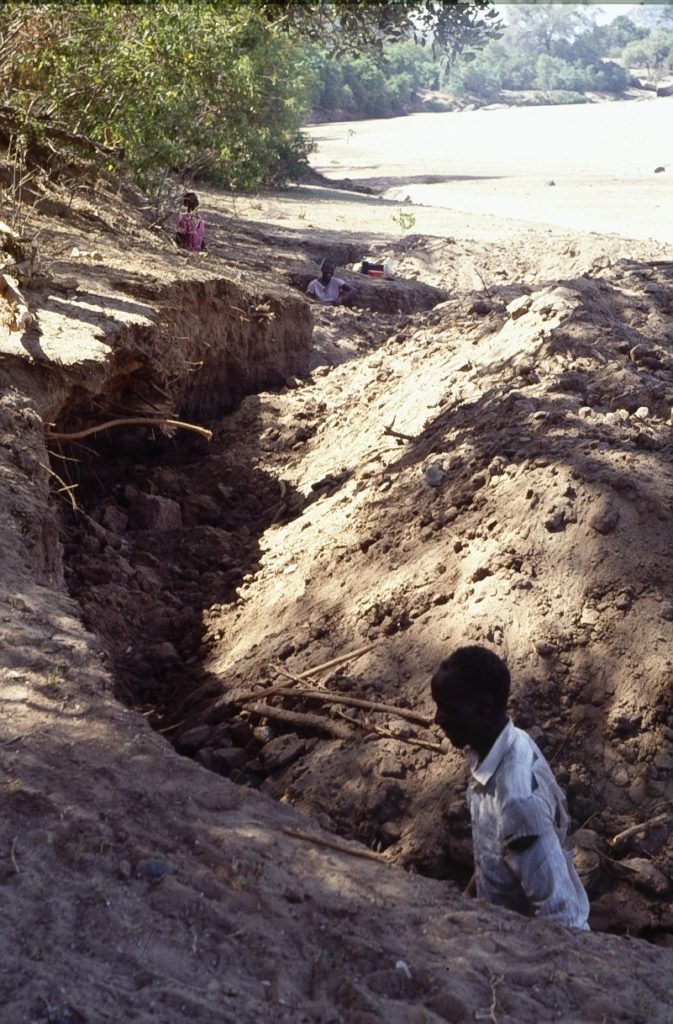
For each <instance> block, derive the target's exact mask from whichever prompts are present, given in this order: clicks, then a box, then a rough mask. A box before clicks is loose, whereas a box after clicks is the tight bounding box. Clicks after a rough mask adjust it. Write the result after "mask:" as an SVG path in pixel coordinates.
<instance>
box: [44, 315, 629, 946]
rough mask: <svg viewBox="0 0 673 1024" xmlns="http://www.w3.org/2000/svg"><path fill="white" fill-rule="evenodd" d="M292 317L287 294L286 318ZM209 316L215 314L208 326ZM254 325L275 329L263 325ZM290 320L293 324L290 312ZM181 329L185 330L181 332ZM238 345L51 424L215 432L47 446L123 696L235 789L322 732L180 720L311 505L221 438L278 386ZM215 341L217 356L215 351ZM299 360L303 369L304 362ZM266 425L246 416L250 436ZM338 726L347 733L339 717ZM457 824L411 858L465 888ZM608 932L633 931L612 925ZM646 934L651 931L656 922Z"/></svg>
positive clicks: (276, 376)
mask: <svg viewBox="0 0 673 1024" xmlns="http://www.w3.org/2000/svg"><path fill="white" fill-rule="evenodd" d="M192 300H193V296H191V297H190V301H192ZM296 305H299V303H297V304H296ZM256 308H257V307H256ZM221 309H222V307H221V306H218V312H221ZM279 310H280V307H277V312H278V311H279ZM295 312H296V310H295V309H294V304H290V305H289V306H288V308H287V312H286V313H285V316H287V317H289V318H291V317H292V316H293V313H295ZM211 313H212V310H211ZM214 322H215V321H214V318H213V317H212V316H210V317H206V323H207V330H208V331H211V332H212V330H213V325H214ZM259 326H260V327H261V330H262V331H264V330H265V328H266V327H268V324H266V325H265V324H263V323H262V324H260V325H259ZM279 329H280V331H281V332H285V333H286V334H289V329H288V323H287V322H286V321H284V320H283V316H282V315H281V324H280V325H279V324H278V323H276V325H275V331H278V330H279ZM179 330H180V325H179V323H176V324H174V325H173V330H172V333H173V334H175V333H177V331H179ZM197 336H198V335H197V334H194V336H193V337H194V338H196V337H197ZM224 336H226V331H225V332H224ZM239 340H240V339H239V336H238V334H237V330H236V327H235V325H234V328H233V330H232V331H231V333H230V336H229V338H228V340H226V341H225V343H224V344H223V345H222V347H220V348H218V347H217V345H215V346H214V345H213V344H212V341H211V342H210V343H209V344H208V346H207V347H206V346H203V347H201V348H200V347H199V345H198V343H197V344H196V345H194V346H193V348H192V351H191V352H189V353H188V354H187V355H186V358H187V361H188V362H190V363H194V362H195V359H194V357H195V355H199V356H200V357H201V363H200V365H199V367H198V371H197V372H196V373H194V372H191V371H190V372H188V373H186V374H183V375H176V376H175V377H174V378H173V383H172V388H171V390H170V393H167V392H166V390H165V388H166V381H165V377H164V376H162V375H161V374H157V373H156V372H155V369H153V367H152V364H151V363H144V364H143V363H141V365H139V366H138V365H135V364H132V366H131V369H130V371H129V373H128V374H126V375H124V374H122V375H121V376H119V377H118V378H117V379H116V380H115V382H114V386H113V387H111V388H109V389H108V390H107V391H103V392H101V393H100V394H98V395H94V396H90V395H87V396H82V395H80V396H79V399H78V401H75V402H73V401H71V402H70V403H69V404H68V405H67V407H66V406H64V412H63V414H62V415H60V416H57V417H56V418H55V424H54V428H53V430H54V431H56V432H61V431H63V432H72V431H76V430H78V429H80V428H81V427H82V426H84V425H87V424H90V423H92V422H99V423H100V422H102V421H105V420H106V419H112V418H116V417H119V416H130V415H138V414H139V413H142V414H144V415H147V414H154V415H157V414H164V415H167V414H169V413H170V414H171V415H176V414H177V415H178V416H179V417H180V418H188V419H190V420H192V421H194V422H198V423H202V424H204V425H210V426H212V427H213V431H214V436H213V440H212V441H210V442H207V441H205V440H204V439H202V438H200V437H197V436H195V435H193V434H188V433H186V432H178V433H176V434H173V435H172V436H171V435H169V434H168V433H167V432H166V431H164V430H163V429H162V428H161V427H158V428H150V427H140V428H138V427H134V428H130V429H115V430H111V431H108V432H105V433H101V434H97V435H96V436H95V437H93V438H87V439H86V440H85V441H82V442H77V443H76V444H75V443H72V444H71V443H63V444H62V445H61V448H60V451H59V450H58V449H57V448H54V447H53V446H50V447H52V451H53V458H52V464H53V466H54V467H55V470H56V471H57V472H58V474H59V476H60V477H61V479H62V480H63V481H65V482H66V483H67V484H70V485H76V487H77V489H76V493H77V503H78V506H79V507H78V510H77V511H73V510H72V509H70V508H69V507H68V506H67V504H62V506H61V507H62V509H63V512H62V524H63V525H62V540H63V549H64V563H65V576H66V582H67V585H68V589H69V591H70V593H71V595H72V596H73V597H74V598H76V600H77V601H78V602H79V605H80V607H81V609H82V616H83V621H84V623H85V625H86V626H87V627H88V628H89V629H90V630H92V631H93V632H94V633H96V634H97V635H98V636H99V637H100V639H101V640H102V641H103V643H104V645H105V648H106V650H107V653H108V656H109V659H110V667H111V669H112V672H113V674H114V677H115V680H116V684H117V691H118V696H119V699H120V700H121V701H123V702H124V703H126V704H127V705H129V706H131V707H133V708H134V709H135V710H136V711H138V712H140V713H141V714H143V715H145V716H146V717H147V719H148V720H149V721H150V723H151V724H152V725H153V726H154V727H155V728H156V729H157V730H158V731H159V732H160V733H162V734H163V735H164V736H165V737H166V738H167V739H169V740H170V741H171V742H172V743H173V744H174V745H175V747H176V749H177V751H178V752H179V753H181V754H183V755H185V756H187V757H193V758H195V759H196V760H197V761H198V762H199V763H201V764H202V765H203V766H204V767H205V768H207V769H209V770H212V771H214V772H217V773H219V774H221V775H224V776H227V777H229V778H230V779H231V780H232V781H234V782H236V783H239V784H243V785H246V786H253V787H259V786H261V785H262V784H263V782H264V781H265V778H266V777H267V774H268V771H267V769H266V768H265V764H264V758H262V757H260V756H259V755H260V754H261V752H262V751H263V750H264V748H265V746H266V745H267V744H268V743H270V742H271V741H272V740H274V739H276V738H279V737H283V736H284V735H287V734H290V733H297V732H299V735H300V738H301V740H302V743H303V750H304V756H306V755H307V754H310V752H311V750H312V749H314V748H315V746H316V744H317V743H318V742H319V739H318V737H317V734H316V733H315V732H311V731H305V732H303V733H302V731H301V728H300V729H297V726H296V724H288V725H287V726H284V725H283V724H282V723H279V722H277V721H274V722H267V721H266V720H265V718H264V716H263V715H262V714H261V713H255V712H254V711H251V710H250V709H245V708H242V707H241V706H240V705H233V704H230V705H227V703H226V700H225V701H224V702H221V703H220V706H219V708H218V711H217V716H216V717H213V718H212V719H209V718H207V717H206V718H204V720H203V721H202V722H201V723H200V724H198V725H196V726H195V727H191V726H188V727H185V719H186V718H192V719H193V717H194V710H195V708H198V707H199V705H200V704H203V706H204V707H207V706H210V707H211V708H212V705H213V697H214V696H215V695H223V686H222V681H221V680H220V679H217V678H214V677H212V676H211V675H210V674H209V673H208V671H207V670H206V667H205V662H206V660H207V657H208V654H209V652H210V650H211V648H212V647H213V646H214V645H216V644H218V643H219V642H220V641H221V640H222V639H223V637H222V635H221V633H220V632H219V630H218V628H217V620H218V618H219V613H220V611H221V608H222V606H225V605H229V604H231V603H233V602H235V601H236V600H237V599H238V595H237V591H238V588H239V587H240V585H241V584H242V583H243V581H244V580H245V579H246V577H248V578H250V577H251V576H252V575H254V573H255V570H256V568H257V567H258V565H259V559H260V547H259V542H260V538H261V537H262V536H263V534H264V532H265V531H266V530H267V529H268V528H269V527H270V526H271V525H272V524H274V523H277V522H280V521H283V520H284V519H288V518H290V517H294V516H296V515H298V514H300V513H301V511H302V509H303V507H304V504H305V499H303V498H302V497H301V496H300V495H296V494H288V493H287V487H286V485H285V483H283V485H282V486H281V484H280V480H279V479H278V478H276V477H275V476H274V475H272V474H271V473H269V472H266V471H262V470H260V469H258V468H256V467H255V466H254V465H250V464H249V462H248V461H247V459H248V458H249V455H248V454H247V453H249V450H250V447H249V446H248V447H247V448H245V447H244V448H243V455H241V454H240V453H237V451H235V450H231V449H230V448H228V447H227V446H226V444H225V443H222V441H221V440H220V439H218V426H217V424H218V422H219V418H220V417H221V416H223V415H226V414H227V412H231V411H232V410H233V409H234V408H235V407H236V405H237V402H238V400H239V399H240V397H242V396H243V395H245V394H252V393H255V391H256V390H262V389H264V390H269V389H270V388H271V389H272V388H273V387H276V388H281V387H282V386H283V374H282V373H281V371H280V369H279V367H278V365H275V366H274V367H273V369H272V370H271V372H269V368H268V366H266V367H265V366H264V362H263V360H260V359H257V364H256V366H257V371H258V374H259V377H258V379H255V376H254V374H252V375H250V373H249V371H250V367H249V365H246V367H245V372H244V373H243V374H242V375H238V376H237V372H238V368H239V367H240V366H242V362H241V358H240V354H239V355H238V360H234V359H232V358H231V357H230V356H229V355H227V350H228V349H230V348H232V347H233V348H236V345H237V343H238V341H239ZM170 343H171V339H170V338H169V344H170ZM223 350H224V351H223ZM246 350H247V351H248V352H249V351H250V348H249V346H246ZM209 351H214V352H215V353H216V355H215V356H214V357H213V358H212V360H211V359H210V357H209V355H208V352H209ZM182 355H183V356H185V353H184V350H183V352H182ZM290 362H291V363H292V370H293V371H294V372H295V373H296V365H297V361H296V358H294V357H291V358H290ZM291 376H292V373H289V372H288V373H286V377H287V378H290V377H291ZM297 385H299V386H300V381H296V380H295V381H294V382H293V386H297ZM241 425H242V426H243V427H245V421H243V422H242V424H241ZM256 427H257V425H256V424H255V422H254V418H251V420H250V423H249V429H250V432H251V435H254V431H255V429H256ZM306 429H307V430H309V431H310V430H311V429H312V425H311V424H310V423H307V425H306ZM69 459H75V460H76V461H75V462H70V461H68V460H69ZM256 682H257V680H256V679H254V678H253V679H251V680H250V683H251V685H254V684H255V683H256ZM287 706H288V705H287V703H286V707H287ZM289 708H290V710H291V708H292V703H291V702H290V704H289ZM329 721H333V722H334V726H335V730H336V729H338V722H337V721H335V720H330V719H328V722H329ZM336 824H337V827H338V829H339V831H340V832H341V833H342V834H344V835H345V836H347V837H348V838H356V839H359V840H361V841H365V842H368V844H369V845H371V846H373V847H375V848H376V849H379V850H382V849H385V847H386V845H389V844H390V842H393V841H394V837H390V838H389V839H388V840H386V838H385V837H383V836H381V835H379V834H376V833H373V834H372V835H371V836H370V835H363V832H362V824H361V823H357V822H354V821H353V822H345V821H340V822H337V823H336ZM452 832H453V833H454V834H452V836H451V844H450V848H449V851H448V853H447V855H446V857H445V858H444V861H443V863H442V865H441V866H438V865H437V864H436V863H435V864H433V865H428V864H424V863H422V862H420V861H419V862H418V863H411V864H410V865H408V866H409V867H411V868H412V869H415V870H418V871H419V872H421V873H424V874H428V875H430V876H432V877H438V878H446V879H451V880H454V881H456V882H459V883H461V884H462V883H464V882H465V881H466V880H467V877H468V876H469V873H470V868H469V864H468V863H467V862H466V858H465V853H464V850H465V848H466V846H469V825H468V822H467V815H466V811H465V808H464V807H463V803H462V801H461V807H460V811H459V812H456V815H455V820H453V822H452ZM454 843H457V850H458V852H457V853H456V854H455V855H454V854H453V853H452V849H451V847H452V846H453V845H454ZM627 929H628V924H627ZM609 930H614V931H620V930H624V929H623V928H622V926H621V925H620V922H619V921H618V920H615V921H613V922H610V926H609ZM641 935H642V937H643V938H648V934H647V930H646V929H643V930H642V931H641Z"/></svg>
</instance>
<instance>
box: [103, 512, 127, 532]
mask: <svg viewBox="0 0 673 1024" xmlns="http://www.w3.org/2000/svg"><path fill="white" fill-rule="evenodd" d="M101 521H102V523H103V526H105V527H106V529H108V530H112V532H113V533H126V530H127V527H128V524H129V517H128V516H127V515H126V512H123V511H122V509H120V508H119V507H118V506H117V505H108V507H107V508H106V509H105V511H104V512H103V517H102V520H101Z"/></svg>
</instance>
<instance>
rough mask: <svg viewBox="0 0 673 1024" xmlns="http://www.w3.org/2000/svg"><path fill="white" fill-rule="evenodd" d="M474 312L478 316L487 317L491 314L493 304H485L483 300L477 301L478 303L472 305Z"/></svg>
mask: <svg viewBox="0 0 673 1024" xmlns="http://www.w3.org/2000/svg"><path fill="white" fill-rule="evenodd" d="M472 312H473V313H476V314H477V316H487V314H488V313H490V312H491V304H490V303H489V302H484V300H483V299H477V301H476V302H473V303H472Z"/></svg>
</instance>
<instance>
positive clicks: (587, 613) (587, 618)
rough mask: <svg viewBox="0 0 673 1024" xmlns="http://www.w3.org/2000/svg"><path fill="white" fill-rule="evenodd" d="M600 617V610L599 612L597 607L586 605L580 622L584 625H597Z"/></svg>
mask: <svg viewBox="0 0 673 1024" xmlns="http://www.w3.org/2000/svg"><path fill="white" fill-rule="evenodd" d="M600 617H601V616H600V612H598V611H597V610H596V609H595V608H588V607H587V606H586V605H585V606H584V608H583V609H582V615H581V618H580V622H581V623H582V625H583V626H595V625H596V623H597V622H598V620H599V619H600Z"/></svg>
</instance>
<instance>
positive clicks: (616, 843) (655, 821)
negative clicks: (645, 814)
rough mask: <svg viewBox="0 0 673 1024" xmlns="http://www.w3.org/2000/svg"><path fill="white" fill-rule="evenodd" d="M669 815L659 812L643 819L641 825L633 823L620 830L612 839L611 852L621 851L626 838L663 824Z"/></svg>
mask: <svg viewBox="0 0 673 1024" xmlns="http://www.w3.org/2000/svg"><path fill="white" fill-rule="evenodd" d="M669 817H670V816H669V815H668V814H666V813H664V814H657V815H655V817H654V818H648V819H647V821H642V822H641V823H640V824H639V825H631V826H630V827H629V828H625V829H624V831H623V832H618V833H617V835H616V836H613V837H612V839H611V840H610V853H619V851H620V849H621V848H622V847H623V845H624V842H625V840H627V839H629V838H630V837H631V836H633V835H636V833H638V832H647V831H648V830H649V829H651V828H654V827H655V826H656V825H663V824H664V822H665V821H668V820H669Z"/></svg>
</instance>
